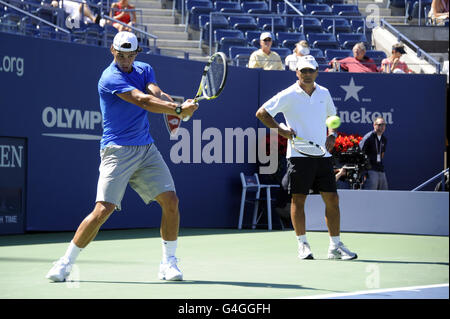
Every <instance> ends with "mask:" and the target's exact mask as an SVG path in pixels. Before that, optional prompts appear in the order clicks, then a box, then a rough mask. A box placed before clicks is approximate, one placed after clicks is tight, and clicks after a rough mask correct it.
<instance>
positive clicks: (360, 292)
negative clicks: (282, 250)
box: [288, 283, 448, 299]
mask: <svg viewBox="0 0 450 319" xmlns="http://www.w3.org/2000/svg"><path fill="white" fill-rule="evenodd" d="M440 287H448V283H446V284H436V285H427V286H413V287H399V288H388V289H371V290H360V291H354V292H344V293H336V294H324V295H314V296H302V297H292V298H288V299H324V298H336V297H347V296H356V295H365V294H377V293H383V292H392V291H405V290H408V291H417V290H419V289H426V288H440Z"/></svg>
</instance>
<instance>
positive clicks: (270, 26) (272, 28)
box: [256, 16, 288, 33]
mask: <svg viewBox="0 0 450 319" xmlns="http://www.w3.org/2000/svg"><path fill="white" fill-rule="evenodd" d="M256 23H257V25H258V27H259V29H261V30H264V31H269V32H272V33H275V32H280V31H281V32H283V31H287V30H288V27H287V25H286V22H285V21H284V20H283V18H281V17H276V16H272V17H258V18H256Z"/></svg>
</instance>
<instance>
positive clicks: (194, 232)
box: [0, 227, 276, 247]
mask: <svg viewBox="0 0 450 319" xmlns="http://www.w3.org/2000/svg"><path fill="white" fill-rule="evenodd" d="M274 231H276V230H274ZM274 231H273V232H274ZM259 232H267V230H264V229H262V230H254V229H241V230H237V229H234V228H181V229H180V232H179V236H180V237H185V236H202V235H224V234H236V235H239V234H246V233H259ZM74 234H75V231H65V232H32V233H27V234H21V235H4V236H0V247H1V246H18V245H41V244H58V243H69V242H70V241H71V240H72V238H73V236H74ZM160 237H161V235H160V232H159V227H155V228H138V229H101V230H100V232H99V233H98V235H97V237H96V238H95V239H94V240H95V241H102V240H121V239H142V238H160Z"/></svg>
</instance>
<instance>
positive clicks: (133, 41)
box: [113, 31, 138, 52]
mask: <svg viewBox="0 0 450 319" xmlns="http://www.w3.org/2000/svg"><path fill="white" fill-rule="evenodd" d="M113 47H114V49H116V50H117V51H122V52H132V51H136V50H137V49H138V40H137V38H136V35H134V33H131V32H128V31H121V32H118V33H117V34H116V36H115V37H114V41H113Z"/></svg>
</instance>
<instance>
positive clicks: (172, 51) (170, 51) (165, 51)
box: [158, 46, 203, 56]
mask: <svg viewBox="0 0 450 319" xmlns="http://www.w3.org/2000/svg"><path fill="white" fill-rule="evenodd" d="M158 48H159V49H160V50H161V55H169V56H183V52H188V53H189V56H191V55H192V56H203V51H202V50H201V49H199V48H179V47H168V46H158Z"/></svg>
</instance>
